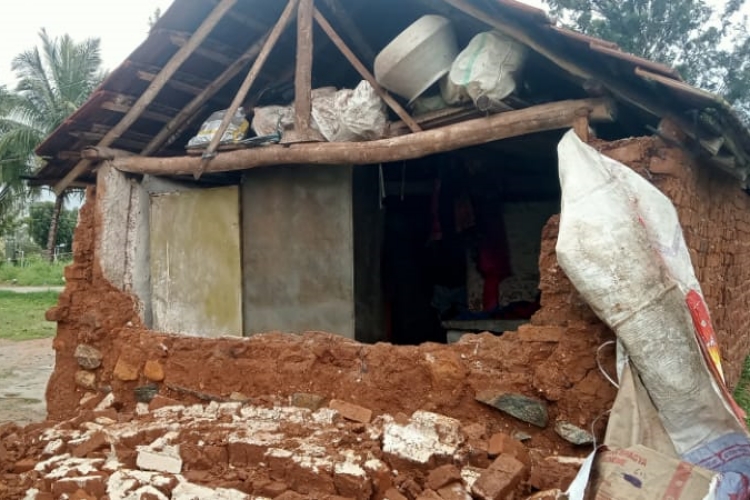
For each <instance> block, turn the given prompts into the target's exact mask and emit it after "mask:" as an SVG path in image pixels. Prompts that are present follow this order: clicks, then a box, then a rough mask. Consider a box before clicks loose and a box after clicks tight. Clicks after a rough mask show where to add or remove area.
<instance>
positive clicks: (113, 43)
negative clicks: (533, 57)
mask: <svg viewBox="0 0 750 500" xmlns="http://www.w3.org/2000/svg"><path fill="white" fill-rule="evenodd" d="M269 1H270V0H269ZM171 3H172V0H128V1H127V2H115V1H113V0H12V1H8V0H6V1H5V2H3V14H2V28H3V34H2V43H0V85H2V84H5V85H9V86H14V85H15V78H14V76H13V72H12V71H11V69H10V65H11V61H12V60H13V57H15V56H16V55H17V54H19V53H20V52H23V51H24V50H26V49H29V48H32V47H34V46H35V45H37V44H38V42H39V35H38V33H39V30H40V29H41V28H46V29H47V32H48V33H49V34H50V35H52V36H59V35H63V34H65V33H68V34H69V35H70V36H72V37H73V39H74V40H83V39H84V38H89V37H98V38H100V39H101V43H102V45H101V47H102V59H103V62H104V64H103V66H104V68H106V69H109V70H112V69H114V68H116V67H117V66H119V65H120V63H122V62H123V61H124V60H125V59H126V58H127V57H128V55H129V54H130V53H131V52H132V51H133V50H135V48H136V47H137V46H138V45H139V44H140V43H141V42H142V41H143V40H144V39H145V38H146V35H147V34H148V18H149V16H151V14H152V13H153V12H154V10H156V8H157V7H159V8H161V10H162V12H163V11H165V10H166V9H167V7H169V5H170V4H171ZM526 3H529V4H532V5H537V6H539V5H541V0H527V1H526Z"/></svg>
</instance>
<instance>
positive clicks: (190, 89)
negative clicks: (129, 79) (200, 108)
mask: <svg viewBox="0 0 750 500" xmlns="http://www.w3.org/2000/svg"><path fill="white" fill-rule="evenodd" d="M136 76H137V77H138V79H139V80H143V81H144V82H154V81H155V80H156V78H157V77H158V76H159V73H158V72H156V73H155V72H151V71H147V70H145V69H139V70H137V71H136ZM167 87H171V88H173V89H174V90H179V91H180V92H184V93H186V94H193V95H197V94H200V93H201V86H200V84H199V83H193V82H187V81H185V80H182V79H180V78H179V77H177V78H174V79H172V80H169V82H167Z"/></svg>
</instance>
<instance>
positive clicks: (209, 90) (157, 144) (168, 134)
mask: <svg viewBox="0 0 750 500" xmlns="http://www.w3.org/2000/svg"><path fill="white" fill-rule="evenodd" d="M269 34H270V31H269V32H268V33H266V35H264V36H263V38H261V39H260V40H258V41H257V42H256V43H254V44H253V45H252V46H250V48H249V49H247V50H246V51H245V53H244V54H242V55H241V56H240V57H239V58H238V59H237V60H236V61H235V62H234V63H232V64H231V65H230V66H229V67H228V68H227V69H226V70H224V72H223V73H222V74H221V75H219V76H218V78H216V80H214V81H213V82H211V84H210V85H208V86H207V87H206V88H204V89H203V91H201V93H200V94H198V95H197V96H195V97H194V98H193V100H192V101H190V103H189V104H188V105H187V106H185V107H184V108H183V109H182V111H180V112H179V113H178V114H177V115H176V116H175V117H174V118H172V120H171V121H170V122H169V123H167V124H166V125H165V126H164V128H163V129H161V131H159V133H158V134H156V136H155V137H154V138H153V139H152V140H151V142H149V143H148V146H146V147H145V148H144V149H143V151H141V154H142V155H143V156H148V155H150V154H152V153H153V152H154V151H157V150H158V149H159V148H161V147H162V146H165V145H169V144H170V143H171V142H172V141H174V139H175V138H176V135H177V134H179V132H180V131H181V130H183V129H184V128H185V126H186V125H188V124H189V123H190V122H191V121H192V120H194V119H195V114H196V113H197V112H198V110H199V109H200V108H201V107H203V105H205V104H206V103H207V102H208V101H209V100H210V99H211V98H212V97H213V96H215V95H216V93H217V92H218V91H219V90H221V88H222V87H224V85H226V84H227V83H229V81H230V80H231V79H232V78H234V77H235V76H237V75H238V74H239V72H240V71H242V68H243V67H244V66H245V64H247V62H248V61H250V60H251V59H253V58H254V57H256V56H257V55H258V53H259V52H260V50H261V48H262V47H263V44H264V43H265V42H266V40H267V39H268V36H269Z"/></svg>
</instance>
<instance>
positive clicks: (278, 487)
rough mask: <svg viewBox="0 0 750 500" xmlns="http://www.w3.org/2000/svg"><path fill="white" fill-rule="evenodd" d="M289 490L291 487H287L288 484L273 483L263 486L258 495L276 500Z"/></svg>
mask: <svg viewBox="0 0 750 500" xmlns="http://www.w3.org/2000/svg"><path fill="white" fill-rule="evenodd" d="M288 489H289V486H287V485H286V483H282V482H280V481H273V482H270V483H268V484H266V485H264V486H262V487H261V488H260V491H258V493H259V494H260V495H261V496H264V497H268V498H276V497H278V496H279V495H281V494H282V493H284V492H285V491H286V490H288Z"/></svg>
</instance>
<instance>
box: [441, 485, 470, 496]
mask: <svg viewBox="0 0 750 500" xmlns="http://www.w3.org/2000/svg"><path fill="white" fill-rule="evenodd" d="M438 495H440V498H442V499H443V500H471V495H470V494H469V492H468V491H466V488H464V485H463V484H462V483H453V484H449V485H448V486H445V487H443V488H440V489H439V490H438Z"/></svg>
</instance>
